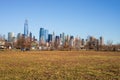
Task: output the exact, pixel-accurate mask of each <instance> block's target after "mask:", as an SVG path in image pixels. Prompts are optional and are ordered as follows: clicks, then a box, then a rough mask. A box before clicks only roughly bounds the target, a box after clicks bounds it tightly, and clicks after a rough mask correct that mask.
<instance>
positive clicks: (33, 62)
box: [0, 51, 120, 80]
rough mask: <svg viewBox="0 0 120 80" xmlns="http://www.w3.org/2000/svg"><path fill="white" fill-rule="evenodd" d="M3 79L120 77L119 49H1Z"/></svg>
mask: <svg viewBox="0 0 120 80" xmlns="http://www.w3.org/2000/svg"><path fill="white" fill-rule="evenodd" d="M0 80H120V52H95V51H28V52H21V51H0Z"/></svg>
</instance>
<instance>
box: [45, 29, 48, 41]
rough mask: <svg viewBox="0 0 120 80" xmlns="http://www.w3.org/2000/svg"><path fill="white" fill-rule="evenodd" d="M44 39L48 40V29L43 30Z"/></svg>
mask: <svg viewBox="0 0 120 80" xmlns="http://www.w3.org/2000/svg"><path fill="white" fill-rule="evenodd" d="M45 41H46V42H48V30H45Z"/></svg>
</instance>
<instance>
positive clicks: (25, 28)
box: [24, 20, 28, 37]
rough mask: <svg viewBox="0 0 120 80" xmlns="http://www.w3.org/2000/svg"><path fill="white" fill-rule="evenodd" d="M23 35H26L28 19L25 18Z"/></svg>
mask: <svg viewBox="0 0 120 80" xmlns="http://www.w3.org/2000/svg"><path fill="white" fill-rule="evenodd" d="M24 36H25V37H28V20H25V23H24Z"/></svg>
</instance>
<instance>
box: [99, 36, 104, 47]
mask: <svg viewBox="0 0 120 80" xmlns="http://www.w3.org/2000/svg"><path fill="white" fill-rule="evenodd" d="M100 45H104V39H103V37H102V36H101V37H100Z"/></svg>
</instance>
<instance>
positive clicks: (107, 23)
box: [0, 0, 120, 44]
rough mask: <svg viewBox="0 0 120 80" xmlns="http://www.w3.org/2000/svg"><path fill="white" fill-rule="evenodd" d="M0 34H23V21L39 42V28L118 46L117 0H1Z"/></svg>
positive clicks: (119, 10)
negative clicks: (102, 39) (102, 38)
mask: <svg viewBox="0 0 120 80" xmlns="http://www.w3.org/2000/svg"><path fill="white" fill-rule="evenodd" d="M0 10H1V13H0V17H1V19H0V28H1V29H0V34H5V35H6V38H7V34H8V32H14V33H15V35H16V36H17V33H19V32H20V33H24V29H23V26H24V20H25V19H27V20H28V25H29V32H32V33H33V35H35V36H36V38H37V39H38V40H39V29H40V28H41V27H43V28H45V29H48V30H49V31H50V33H52V32H53V31H54V32H55V33H56V34H57V35H59V34H60V33H62V32H64V33H66V34H69V35H74V36H77V35H78V36H80V37H81V38H85V39H86V38H87V36H89V35H91V36H95V37H97V38H98V37H100V36H103V37H104V39H105V43H106V41H107V40H112V41H113V43H114V44H117V43H120V37H119V34H120V31H119V30H120V1H119V0H84V1H83V0H44V1H43V0H26V1H24V0H11V1H9V0H1V1H0Z"/></svg>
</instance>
